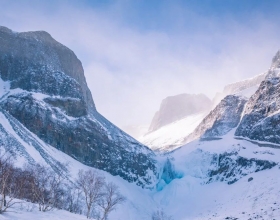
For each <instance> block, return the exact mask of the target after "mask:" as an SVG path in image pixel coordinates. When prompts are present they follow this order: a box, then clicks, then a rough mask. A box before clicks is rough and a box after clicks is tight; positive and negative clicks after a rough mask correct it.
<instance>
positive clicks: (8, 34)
mask: <svg viewBox="0 0 280 220" xmlns="http://www.w3.org/2000/svg"><path fill="white" fill-rule="evenodd" d="M0 45H1V46H0V76H1V79H0V85H1V89H0V95H1V97H0V111H1V112H0V114H1V119H2V121H1V136H2V139H1V144H2V146H3V147H5V148H7V149H11V150H14V151H18V152H21V153H22V154H23V155H25V157H26V158H27V159H28V160H29V161H32V158H34V157H33V155H34V154H35V155H38V154H41V155H43V157H44V158H45V161H46V162H47V163H51V164H59V163H57V162H58V161H53V159H52V158H51V156H49V155H48V154H47V153H46V152H45V150H44V148H45V147H44V146H45V145H47V146H53V147H55V148H56V149H58V150H60V151H62V152H64V153H66V154H68V155H70V156H71V157H73V158H75V159H76V160H78V161H80V162H82V163H84V164H86V165H89V166H92V167H96V168H98V169H102V170H106V171H108V172H109V173H111V174H113V175H119V176H121V177H123V178H124V179H126V180H128V181H130V182H137V183H138V184H139V185H142V186H144V185H145V186H148V185H150V184H153V183H152V182H153V180H154V179H155V178H156V175H157V167H156V166H157V165H156V160H155V154H154V153H153V152H152V151H151V150H150V149H149V148H147V147H146V146H144V145H142V144H141V143H139V142H137V141H136V140H134V139H133V138H131V137H130V136H129V135H127V134H126V133H124V132H123V131H121V130H120V129H118V128H117V127H116V126H115V125H113V124H112V123H110V122H109V121H108V120H106V119H105V118H104V117H103V116H102V115H100V114H99V113H98V112H97V110H96V108H95V105H94V102H93V100H92V97H91V93H90V91H89V89H88V87H87V84H86V81H85V77H84V72H83V67H82V64H81V62H80V61H79V60H78V58H77V57H76V55H75V54H74V53H73V52H72V51H71V50H70V49H68V48H67V47H65V46H63V45H62V44H60V43H58V42H57V41H55V40H54V39H53V38H52V37H51V36H50V35H49V34H48V33H46V32H44V31H36V32H24V33H16V32H13V31H11V30H9V29H8V28H5V27H0ZM4 123H5V124H7V126H3V124H4ZM8 127H9V128H10V129H8ZM27 145H30V147H28V148H29V149H30V148H31V149H32V150H31V151H27V150H26V146H27ZM24 151H25V152H24Z"/></svg>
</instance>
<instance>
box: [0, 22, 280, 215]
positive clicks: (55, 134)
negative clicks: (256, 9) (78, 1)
mask: <svg viewBox="0 0 280 220" xmlns="http://www.w3.org/2000/svg"><path fill="white" fill-rule="evenodd" d="M0 45H5V46H1V47H0V77H1V79H0V138H1V139H0V147H1V151H4V152H9V153H10V154H11V155H13V157H14V161H15V166H16V167H19V168H22V167H23V166H24V164H31V165H35V166H36V164H37V163H39V164H42V165H45V166H47V167H49V168H51V169H52V170H53V171H54V172H56V173H59V174H61V175H62V174H63V175H65V176H67V178H68V179H67V181H70V182H71V181H75V179H76V178H77V176H78V173H79V170H95V171H96V172H98V173H99V174H100V175H102V176H104V178H105V179H106V182H113V183H114V184H116V186H118V187H119V191H120V193H121V194H122V195H123V196H124V197H125V198H126V201H125V202H124V203H122V204H120V205H119V206H117V208H116V209H115V210H113V211H112V212H111V213H110V215H109V216H108V219H111V220H124V219H125V220H149V219H151V220H152V219H153V220H167V219H173V220H206V219H207V220H208V219H213V220H214V219H217V220H222V219H224V220H226V219H231V220H233V219H244V220H245V219H246V220H252V219H267V220H272V219H280V187H279V185H280V139H279V137H278V131H279V117H280V105H279V96H278V94H279V88H280V87H279V84H280V80H279V73H280V71H279V69H280V52H278V53H277V54H276V56H275V57H274V58H273V62H272V65H271V67H270V69H269V70H268V71H267V72H265V73H264V74H261V75H258V76H256V77H254V78H252V79H248V80H245V81H242V82H238V83H234V84H231V85H228V86H226V87H225V89H224V92H223V93H222V94H219V95H217V96H216V98H215V99H214V100H212V101H211V100H209V99H208V98H207V97H206V96H204V95H186V94H185V95H183V96H184V97H185V98H186V97H187V98H186V99H185V98H183V99H184V100H185V101H184V103H183V107H182V106H179V108H178V109H179V110H180V111H177V110H174V109H175V108H176V107H177V106H176V105H177V104H176V103H180V102H181V101H180V100H182V99H181V98H182V97H180V98H179V101H178V99H177V98H178V97H177V98H176V97H175V99H176V100H175V101H174V97H173V98H172V97H171V98H170V97H169V99H168V102H167V101H166V100H165V101H163V104H162V106H161V110H162V109H163V110H164V111H161V110H160V111H159V113H157V114H156V115H155V118H154V120H153V123H152V125H151V126H150V131H149V133H148V134H146V135H145V136H143V137H141V138H140V139H139V140H140V141H141V142H142V143H143V144H142V143H140V142H139V141H137V140H135V139H134V138H132V137H130V136H129V135H128V134H126V133H125V132H123V131H122V130H120V129H119V128H118V127H116V126H115V125H113V124H112V123H111V122H109V121H108V120H107V119H105V118H104V117H103V116H102V115H101V114H100V113H99V112H98V111H97V110H96V108H95V103H94V102H93V100H92V97H91V93H90V91H89V89H88V87H87V83H86V80H85V77H84V73H83V67H82V65H81V62H80V61H79V60H78V58H77V57H76V55H75V54H74V53H73V52H72V51H71V50H70V49H68V48H67V47H65V46H64V45H62V44H60V43H58V42H57V41H55V40H54V39H53V38H52V37H51V36H50V35H49V34H48V33H46V32H24V33H17V32H13V31H11V30H9V29H8V28H5V27H0ZM30 48H31V49H30ZM65 57H66V58H67V59H66V58H65ZM171 99H172V100H171ZM173 101H174V102H173ZM169 102H171V104H170V106H171V107H173V108H174V109H173V110H172V109H171V110H170V108H169V107H170V106H169V104H168V103H169ZM174 103H175V104H174ZM201 103H203V105H200V104H201ZM162 112H163V113H162ZM174 112H175V113H174ZM161 113H162V114H161ZM173 113H174V115H172V114H173ZM161 117H162V118H161ZM147 146H148V147H147ZM149 147H150V148H149ZM19 202H20V203H17V204H16V205H15V206H13V207H11V208H10V209H9V211H8V212H4V213H1V214H0V219H1V220H2V219H3V220H14V219H23V220H27V219H38V220H45V219H54V220H55V219H61V220H64V219H78V220H82V219H86V217H85V216H84V215H83V214H84V213H76V214H73V213H70V212H67V211H65V210H59V209H54V210H52V211H49V212H40V211H39V210H38V207H37V204H32V203H30V202H24V201H19ZM161 211H162V212H164V213H165V214H166V217H162V218H157V219H156V218H153V214H154V213H156V212H161ZM92 218H93V219H97V218H96V217H94V216H92Z"/></svg>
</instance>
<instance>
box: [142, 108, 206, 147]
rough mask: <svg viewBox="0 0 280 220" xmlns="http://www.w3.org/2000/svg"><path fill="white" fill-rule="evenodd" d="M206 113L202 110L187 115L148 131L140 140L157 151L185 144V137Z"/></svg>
mask: <svg viewBox="0 0 280 220" xmlns="http://www.w3.org/2000/svg"><path fill="white" fill-rule="evenodd" d="M205 115H206V113H205V112H200V113H198V114H193V115H190V116H187V117H185V118H183V119H181V120H178V121H175V122H173V123H171V124H168V125H165V126H163V127H161V128H159V129H158V130H156V131H153V132H150V133H147V134H146V135H144V136H142V137H140V138H139V141H140V142H142V143H144V144H145V145H147V146H148V147H150V148H151V149H153V150H155V151H170V150H173V149H175V148H177V147H179V146H181V145H182V144H183V140H184V138H185V137H186V136H188V135H189V134H190V133H192V132H193V131H194V129H195V128H196V127H197V126H198V125H199V123H200V122H201V121H202V120H203V118H204V117H205Z"/></svg>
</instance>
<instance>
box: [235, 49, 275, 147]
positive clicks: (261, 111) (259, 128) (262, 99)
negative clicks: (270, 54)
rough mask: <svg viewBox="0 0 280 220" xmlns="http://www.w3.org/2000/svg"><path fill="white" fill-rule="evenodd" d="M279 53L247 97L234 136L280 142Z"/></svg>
mask: <svg viewBox="0 0 280 220" xmlns="http://www.w3.org/2000/svg"><path fill="white" fill-rule="evenodd" d="M279 54H280V53H279V52H278V53H277V54H276V55H275V57H274V58H273V63H272V65H271V68H270V70H269V72H268V75H267V77H266V79H265V80H264V81H263V82H262V83H261V85H260V87H259V88H258V90H257V91H256V93H255V94H254V95H253V96H252V97H251V98H250V99H249V101H248V103H247V105H246V108H245V111H244V117H243V118H242V121H241V123H240V124H239V126H238V128H237V130H236V132H235V135H236V136H242V137H246V138H250V139H252V140H260V141H267V142H272V143H277V144H279V143H280V137H279V131H280V114H279V111H280V99H279V93H280V75H279V67H280V61H279V60H280V59H279V57H280V55H279Z"/></svg>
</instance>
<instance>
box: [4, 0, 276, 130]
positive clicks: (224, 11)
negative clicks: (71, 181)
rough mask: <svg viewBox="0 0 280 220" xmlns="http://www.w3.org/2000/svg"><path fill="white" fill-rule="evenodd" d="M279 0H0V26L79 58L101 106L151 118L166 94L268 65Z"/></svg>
mask: <svg viewBox="0 0 280 220" xmlns="http://www.w3.org/2000/svg"><path fill="white" fill-rule="evenodd" d="M279 8H280V1H279V0H278V1H270V0H266V1H264V0H261V1H258V0H246V1H243V0H239V1H237V0H217V1H211V0H202V1H199V0H181V1H176V0H172V1H171V0H170V1H164V0H162V1H157V0H145V1H144V0H142V1H138V0H131V1H129V0H123V1H117V0H116V1H113V0H112V1H110V0H108V1H107V0H103V1H102V0H100V1H94V0H88V1H86V0H77V1H75V0H72V1H66V0H65V1H63V0H45V1H43V0H41V1H38V0H37V1H35V0H34V1H28V0H18V1H17V0H13V1H10V0H0V25H2V26H7V27H9V28H11V29H13V30H14V31H30V30H32V31H34V30H45V31H47V32H49V33H50V34H51V35H52V36H53V37H54V38H55V39H56V40H58V41H59V42H61V43H63V44H65V45H66V46H68V47H69V48H70V49H72V50H73V51H74V52H75V53H76V55H77V56H78V58H79V59H80V60H81V61H82V63H83V66H84V69H85V75H86V79H87V83H88V86H89V88H90V90H91V92H92V95H93V99H94V101H95V104H96V106H97V109H98V111H99V112H100V113H101V114H103V115H104V116H105V117H107V118H108V119H109V120H111V121H112V122H113V123H115V124H116V125H117V126H119V127H121V128H124V126H126V125H143V124H149V123H150V121H151V119H152V117H153V115H154V113H155V112H156V111H157V110H158V108H159V105H160V102H161V100H162V99H163V98H165V97H167V96H171V95H176V94H180V93H204V94H206V95H207V96H208V97H210V98H213V96H214V95H215V93H216V92H218V91H221V90H222V89H223V87H224V85H226V84H228V83H231V82H235V81H238V80H242V79H245V78H248V77H252V76H254V75H257V74H259V73H262V72H264V71H265V70H267V69H268V68H269V65H270V62H271V59H272V57H273V55H274V54H275V53H276V51H277V50H278V49H280V37H279V36H280V25H279V24H280V16H279Z"/></svg>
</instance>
